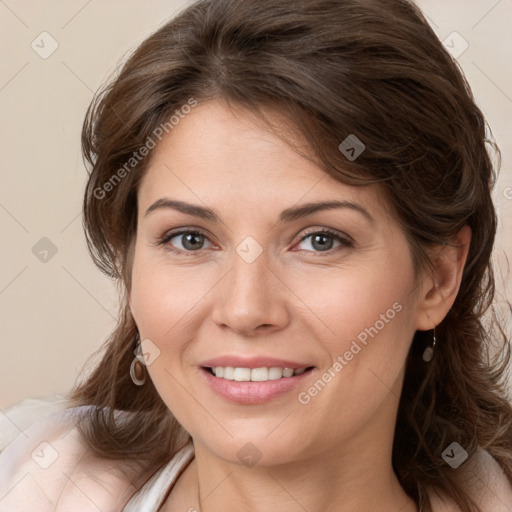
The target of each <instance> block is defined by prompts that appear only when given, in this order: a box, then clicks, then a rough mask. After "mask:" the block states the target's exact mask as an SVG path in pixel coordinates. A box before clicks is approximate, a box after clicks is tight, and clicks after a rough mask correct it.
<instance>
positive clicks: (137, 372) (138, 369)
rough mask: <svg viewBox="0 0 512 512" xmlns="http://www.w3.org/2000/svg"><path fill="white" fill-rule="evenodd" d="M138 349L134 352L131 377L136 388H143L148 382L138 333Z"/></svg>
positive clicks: (136, 342)
mask: <svg viewBox="0 0 512 512" xmlns="http://www.w3.org/2000/svg"><path fill="white" fill-rule="evenodd" d="M135 344H136V346H137V347H136V349H135V350H134V354H135V357H134V358H133V361H132V364H131V365H130V377H131V378H132V381H133V383H134V384H135V385H136V386H143V385H144V383H145V382H146V371H145V370H144V364H143V363H142V361H141V358H142V349H141V346H140V337H139V334H138V333H137V337H136V338H135Z"/></svg>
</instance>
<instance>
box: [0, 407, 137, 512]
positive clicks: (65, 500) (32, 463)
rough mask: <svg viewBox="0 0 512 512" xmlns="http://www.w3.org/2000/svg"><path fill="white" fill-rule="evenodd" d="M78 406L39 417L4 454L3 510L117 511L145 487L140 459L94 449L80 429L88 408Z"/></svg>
mask: <svg viewBox="0 0 512 512" xmlns="http://www.w3.org/2000/svg"><path fill="white" fill-rule="evenodd" d="M77 409H82V408H77ZM77 409H66V410H64V411H58V412H57V413H53V414H50V415H49V416H47V417H46V418H44V419H42V420H40V421H38V422H37V423H35V424H34V425H32V426H31V427H30V428H28V429H27V430H26V431H25V432H23V433H21V434H20V435H19V436H18V437H17V438H16V439H15V440H14V441H13V442H12V443H11V444H10V445H9V446H8V447H7V448H6V449H5V450H4V451H3V452H2V453H1V454H0V512H25V511H27V512H28V511H34V510H37V511H39V512H46V511H48V512H49V511H52V512H54V511H55V512H63V511H69V510H80V511H81V512H88V511H93V510H94V511H95V512H97V511H98V510H102V511H105V512H107V511H109V512H115V511H120V510H122V508H123V506H124V505H125V503H126V502H127V501H128V500H129V498H130V496H131V495H132V494H133V493H134V492H135V491H136V490H137V488H138V486H140V484H141V479H142V475H141V474H140V470H139V468H138V467H137V466H136V465H135V464H134V463H129V462H124V461H115V460H108V459H103V458H100V457H97V456H96V455H95V454H94V453H93V452H92V450H91V448H90V447H89V446H88V445H87V443H86V442H85V440H84V439H83V438H82V436H81V434H80V432H79V431H78V429H77V427H76V422H77V419H78V416H77V414H79V413H83V412H84V411H78V410H77Z"/></svg>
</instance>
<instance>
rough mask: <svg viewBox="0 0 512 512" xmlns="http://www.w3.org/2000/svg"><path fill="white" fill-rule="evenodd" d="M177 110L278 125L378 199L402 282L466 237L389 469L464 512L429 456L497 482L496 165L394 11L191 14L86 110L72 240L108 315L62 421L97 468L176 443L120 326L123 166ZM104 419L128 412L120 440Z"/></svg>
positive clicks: (475, 115) (511, 436)
mask: <svg viewBox="0 0 512 512" xmlns="http://www.w3.org/2000/svg"><path fill="white" fill-rule="evenodd" d="M191 98H193V99H194V100H195V101H198V102H199V103H200V102H201V101H206V100H209V99H218V100H223V101H226V102H227V103H228V104H235V105H237V106H242V107H244V108H246V109H250V110H251V111H254V112H257V113H259V114H260V115H261V116H262V117H264V109H266V108H268V107H275V108H278V109H279V111H280V112H281V113H282V114H283V115H285V116H288V118H289V119H290V120H291V121H292V122H293V123H294V126H296V127H297V128H298V129H299V130H300V132H301V133H302V134H303V135H304V137H305V139H306V140H307V142H308V143H309V144H310V147H311V148H312V150H313V153H312V154H313V155H314V157H313V158H314V160H315V162H316V163H317V164H318V165H319V166H321V168H322V169H324V170H325V171H326V172H327V173H329V174H330V175H331V176H333V177H334V178H335V179H337V180H339V181H340V182H343V183H347V184H350V185H364V184H368V183H379V186H381V187H382V189H383V190H384V191H385V197H386V198H387V201H388V203H389V205H390V207H391V208H392V209H393V211H394V214H395V216H396V218H397V219H398V221H399V222H400V223H401V225H402V227H403V230H404V232H405V233H406V235H407V238H408V241H409V244H410V246H411V250H412V254H413V259H414V263H415V266H416V269H417V271H418V272H420V271H428V267H429V259H428V249H429V248H430V247H432V246H437V245H442V244H447V243H449V240H450V239H452V237H453V236H454V235H455V234H456V233H457V232H458V231H459V230H460V229H461V228H462V227H463V226H464V225H469V226H470V227H471V230H472V241H471V246H470V249H469V255H468V259H467V263H466V266H465V269H464V272H463V276H462V283H461V287H460V291H459V293H458V296H457V298H456V300H455V303H454V305H453V307H452V308H451V309H450V311H449V312H448V314H447V316H446V318H445V319H444V320H443V321H442V323H441V324H440V325H439V326H438V327H437V332H436V334H437V338H438V341H439V343H438V346H437V350H436V353H435V357H434V359H433V360H432V362H431V363H430V364H425V363H424V362H423V361H422V359H421V354H422V352H423V350H424V348H425V344H426V343H427V342H426V341H425V333H424V332H417V333H416V334H415V336H414V339H413V340H412V345H411V349H410V353H409V355H408V358H407V362H406V374H405V380H404V384H403V392H402V396H401V401H400V404H399V412H398V417H397V424H396V433H395V438H394V445H393V467H394V469H395V471H396V474H397V476H398V478H399V481H400V483H401V485H402V486H403V488H404V489H405V491H406V492H407V493H408V494H409V495H410V496H411V497H412V498H413V499H414V500H415V501H416V502H417V503H419V504H420V505H421V506H422V507H423V510H425V511H426V512H427V511H430V510H431V504H430V501H429V498H428V495H427V491H429V490H432V489H433V490H435V491H440V492H442V493H445V494H447V495H448V496H449V497H451V498H452V499H454V500H455V502H456V503H457V504H459V506H460V508H461V509H462V510H463V511H464V512H473V511H478V510H479V508H478V506H477V505H476V504H475V503H473V502H472V501H471V499H470V497H469V496H468V495H467V493H465V491H464V488H463V486H462V485H461V483H460V482H459V480H458V479H457V477H456V474H457V472H456V471H454V470H453V469H452V468H450V467H449V466H447V464H445V462H444V461H443V459H442V458H441V453H442V451H443V449H444V448H446V446H447V445H449V444H450V443H451V442H452V441H457V442H458V443H459V444H460V445H461V446H463V447H464V448H465V450H466V451H467V452H468V453H469V454H470V457H471V455H472V454H474V453H475V452H476V450H477V449H478V448H479V447H481V448H483V449H485V450H487V451H488V452H489V453H490V454H491V455H492V456H493V457H494V458H495V459H496V460H497V461H498V463H499V464H500V466H501V467H502V468H503V470H504V472H505V474H506V476H507V477H508V479H509V480H511V481H512V453H511V447H512V408H511V405H510V403H509V401H508V398H507V391H506V384H505V380H504V376H505V371H506V368H507V366H508V363H509V361H510V346H509V343H508V340H507V337H506V336H505V334H504V331H503V329H502V328H501V327H500V325H499V322H498V321H497V320H496V318H495V315H493V314H492V312H493V308H492V303H493V297H494V277H493V272H492V267H491V252H492V248H493V243H494V237H495V232H496V214H495V210H494V206H493V203H492V200H491V189H492V187H493V185H494V182H495V177H496V176H495V170H494V167H493V163H492V158H491V155H490V152H488V150H493V152H494V154H495V155H497V156H498V161H497V163H498V164H499V150H498V148H497V147H496V145H495V143H494V142H493V141H492V138H491V134H490V131H489V130H488V127H487V124H486V122H485V119H484V116H483V114H482V112H481V111H480V110H479V108H478V107H477V106H476V104H475V101H474V98H473V96H472V93H471V90H470V87H469V85H468V83H467V82H466V80H465V78H464V76H463V74H462V72H461V70H460V68H459V66H458V64H457V62H456V61H454V60H453V59H452V58H451V57H450V55H449V54H448V53H447V51H446V50H445V49H444V47H443V45H442V44H441V43H440V41H439V40H438V38H437V37H436V35H435V33H434V32H433V31H432V29H431V28H430V26H429V25H428V23H427V22H426V20H425V18H424V17H423V15H422V14H421V12H420V11H419V9H418V8H417V7H416V6H415V5H414V4H413V3H412V2H410V1H407V0H364V1H363V0H304V1H300V2H298V1H297V0H280V1H279V2H276V1H275V0H258V1H254V0H204V1H198V2H196V3H194V4H192V5H190V6H189V7H188V8H186V9H185V10H184V11H182V12H181V13H180V14H179V15H178V16H177V17H175V18H174V19H172V20H171V21H169V22H166V23H165V24H163V26H162V27H161V28H159V29H158V30H156V32H155V33H153V34H152V35H151V36H150V37H148V38H147V39H146V40H145V41H144V42H143V43H142V44H141V45H140V46H139V47H138V48H137V49H136V50H135V51H134V52H133V54H132V55H131V56H130V57H129V59H128V60H127V62H126V63H125V64H124V66H122V68H121V69H120V70H119V71H118V72H117V73H116V75H115V76H114V77H112V79H111V80H110V81H109V82H108V83H107V84H106V85H105V86H104V87H103V88H102V89H101V90H100V91H99V92H98V93H97V94H96V96H95V98H94V99H93V101H92V103H91V105H90V107H89V109H88V112H87V115H86V119H85V122H84V126H83V132H82V146H83V154H84V158H85V160H86V164H87V166H88V167H89V169H90V176H89V181H88V183H87V188H86V191H85V199H84V204H83V212H84V227H85V231H86V237H87V242H88V246H89V249H90V252H91V255H92V257H93V259H94V261H95V263H96V264H97V266H98V267H99V268H100V269H101V270H102V271H103V272H105V273H106V274H107V275H108V276H110V277H112V278H113V279H114V280H116V282H117V283H118V284H119V286H120V291H121V298H122V301H121V314H120V315H119V323H118V326H117V328H116V329H115V331H114V332H113V333H112V335H111V336H110V338H109V339H108V341H106V343H105V345H104V347H102V349H101V360H100V361H99V364H97V365H96V367H95V368H94V369H93V370H92V371H91V372H90V373H89V374H88V375H87V376H86V377H84V379H83V382H81V383H80V384H77V385H76V386H75V388H74V389H73V390H72V394H71V397H72V400H73V403H74V405H92V406H96V407H91V408H89V409H87V411H88V412H87V414H86V415H84V417H83V420H82V421H81V423H80V424H79V428H80V430H81V432H82V434H83V436H84V437H85V438H86V439H87V440H88V442H89V443H90V445H91V446H92V447H93V449H94V450H95V451H96V452H97V453H98V454H100V455H101V456H103V457H110V458H122V459H125V460H138V461H139V462H141V461H142V462H143V463H144V464H145V465H146V467H147V469H148V470H149V469H150V468H156V467H157V466H160V465H162V464H164V463H166V462H167V461H169V460H170V458H171V457H172V455H173V454H174V453H175V452H176V451H177V450H178V449H179V448H180V447H181V446H182V445H183V444H184V443H186V442H187V441H188V440H189V439H190V436H189V435H188V433H187V432H185V430H184V429H183V427H181V425H180V424H179V423H178V422H177V420H176V419H175V418H174V416H173V415H172V413H171V412H170V411H169V410H168V408H167V407H166V406H165V404H164V402H163V401H162V399H161V398H160V396H159V395H158V393H157V391H156V389H155V387H154V386H153V384H152V382H151V381H150V380H149V381H148V382H146V384H145V385H144V386H142V387H137V386H135V385H134V384H133V382H132V381H131V379H130V376H129V368H130V363H131V362H132V360H133V358H134V348H135V341H134V340H135V336H136V326H135V324H134V320H133V318H132V316H131V313H130V310H129V308H128V305H127V300H126V290H129V289H130V274H131V262H132V254H133V243H134V239H135V235H136V229H137V225H136V218H137V200H136V195H137V188H138V184H139V182H140V179H141V176H142V175H143V173H144V171H145V169H147V167H148V164H149V162H150V161H151V155H148V156H146V157H145V158H141V159H140V160H139V159H137V161H136V162H134V161H131V160H130V159H131V158H133V155H134V154H135V153H139V154H140V148H141V147H142V146H143V145H144V144H147V141H148V137H152V138H153V139H154V134H155V129H156V128H157V127H158V126H160V125H162V124H163V123H166V122H168V120H169V118H170V116H171V115H173V113H176V110H178V111H180V109H181V108H182V107H183V105H186V104H187V103H188V102H189V101H190V99H191ZM269 127H270V125H269ZM349 134H355V135H356V136H357V137H358V138H359V139H360V140H361V141H363V142H364V144H365V146H366V149H365V151H364V152H363V153H362V154H361V155H360V156H359V157H358V158H357V159H356V160H354V161H349V160H348V159H347V158H345V156H344V155H343V154H342V153H341V152H340V150H339V149H338V146H339V144H340V142H341V141H342V140H344V139H345V138H346V137H347V136H348V135H349ZM281 136H283V135H281ZM127 162H131V164H130V167H126V163H127ZM132 164H133V165H132ZM123 166H125V167H124V169H125V171H126V172H120V169H121V168H123ZM114 175H116V176H117V177H115V176H114ZM118 178H119V179H118ZM107 183H110V185H108V184H107ZM115 411H126V412H127V414H125V415H123V418H124V419H123V421H122V422H121V421H119V419H118V416H117V415H116V414H115ZM462 467H464V466H462Z"/></svg>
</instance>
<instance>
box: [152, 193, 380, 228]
mask: <svg viewBox="0 0 512 512" xmlns="http://www.w3.org/2000/svg"><path fill="white" fill-rule="evenodd" d="M161 208H171V209H173V210H177V211H179V212H181V213H185V214H187V215H192V216H194V217H198V218H200V219H204V220H208V221H211V222H220V218H219V216H218V215H217V214H216V213H215V212H214V211H213V210H211V209H210V208H205V207H203V206H198V205H194V204H190V203H186V202H184V201H177V200H173V199H167V198H162V199H158V200H157V201H155V202H154V203H153V204H152V205H151V206H150V207H149V208H148V209H147V210H146V213H145V214H144V216H147V215H149V214H150V213H151V212H154V211H155V210H159V209H161ZM340 208H349V209H350V210H353V211H356V212H359V213H360V214H362V215H363V216H364V217H365V218H366V219H367V220H368V221H370V222H371V223H373V222H374V219H373V217H372V216H371V215H370V214H369V213H368V211H367V210H365V209H364V208H363V207H362V206H361V205H359V204H357V203H353V202H352V201H321V202H319V203H306V204H303V205H300V206H293V207H291V208H287V209H286V210H283V211H282V212H281V215H280V216H279V222H280V223H283V222H292V221H295V220H298V219H301V218H303V217H307V216H308V215H312V214H314V213H316V212H319V211H322V210H334V209H340Z"/></svg>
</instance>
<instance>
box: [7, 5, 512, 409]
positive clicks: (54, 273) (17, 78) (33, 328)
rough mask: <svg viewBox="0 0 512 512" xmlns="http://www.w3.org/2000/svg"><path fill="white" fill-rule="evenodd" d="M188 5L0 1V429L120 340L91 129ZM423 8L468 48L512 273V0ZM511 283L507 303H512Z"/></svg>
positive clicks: (501, 250) (502, 258) (503, 249)
mask: <svg viewBox="0 0 512 512" xmlns="http://www.w3.org/2000/svg"><path fill="white" fill-rule="evenodd" d="M276 1H277V0H276ZM185 3H186V2H180V1H169V0H158V1H156V0H153V1H151V2H142V1H133V0H132V1H126V0H124V1H120V0H116V1H104V0H102V1H100V0H89V1H86V0H73V1H69V0H68V1H65V2H64V1H63V0H61V1H49V0H47V1H36V0H32V1H27V0H26V1H22V0H0V38H1V44H2V48H3V50H4V51H3V54H4V57H3V59H2V64H1V69H0V108H1V111H2V117H1V127H2V131H1V133H2V137H1V138H0V158H1V172H2V186H1V189H0V226H1V229H2V243H1V252H0V254H1V266H0V314H1V318H0V321H1V327H2V329H1V353H0V416H1V410H2V409H3V410H5V409H6V408H7V407H9V406H11V405H13V404H15V403H17V402H19V401H21V400H23V399H25V398H37V397H45V396H49V395H53V394H55V393H61V392H65V391H67V390H68V389H69V388H70V387H71V386H72V385H73V383H74V382H75V378H76V376H77V374H78V371H79V370H80V369H81V367H82V366H83V364H84V363H85V361H86V360H87V358H88V356H89V355H90V354H91V353H92V352H93V351H94V350H96V349H97V348H98V347H99V346H100V344H101V343H102V342H103V340H104V339H105V338H106V336H107V335H108V333H109V332H110V331H111V330H112V329H113V327H114V324H115V315H116V304H117V301H116V293H115V290H114V288H113V286H112V283H111V282H110V281H109V280H108V279H107V278H105V277H103V276H102V275H101V274H100V273H99V271H97V270H96V269H95V267H94V266H93V264H92V263H91V261H90V259H89V256H88V253H87V251H86V247H85V242H84V237H83V234H82V228H81V219H80V208H81V200H82V192H83V188H84V184H85V178H86V173H85V170H84V167H83V165H82V162H81V156H80V130H81V124H82V121H83V116H84V113H85V110H86V108H87V106H88V104H89V102H90V100H91V97H92V95H93V92H94V91H95V90H96V89H97V88H98V87H99V85H100V84H101V83H102V82H103V81H104V80H105V79H106V77H107V76H108V75H109V74H110V73H111V72H112V71H113V70H114V68H115V66H116V64H117V63H118V62H120V61H121V59H122V58H123V56H124V55H125V54H126V52H128V51H130V50H132V49H133V48H135V47H136V46H137V44H138V43H140V42H141V41H142V40H143V39H144V38H145V37H146V36H147V35H148V34H149V33H150V32H151V31H153V30H154V29H156V28H157V27H158V26H159V25H160V24H162V23H163V22H164V21H165V20H166V19H167V18H169V17H170V16H172V15H173V13H174V12H176V11H177V10H179V8H180V6H181V5H184V4H185ZM419 4H420V7H422V9H423V10H424V12H425V14H427V16H428V18H429V20H430V22H431V23H432V26H433V27H434V29H435V30H436V32H437V33H438V35H439V37H440V38H441V39H445V38H446V37H447V36H449V35H450V34H452V32H454V31H456V32H458V34H460V36H459V35H455V36H450V37H451V39H449V41H453V46H454V49H455V50H457V49H462V48H463V47H464V46H463V45H465V43H464V41H467V44H468V45H469V46H468V48H467V50H466V51H464V53H462V54H461V55H460V56H459V57H458V61H459V63H460V65H461V66H462V68H463V69H464V71H465V73H466V76H467V77H468V80H469V82H470V84H471V85H472V88H473V91H474V94H475V97H476V100H477V103H478V104H479V105H480V106H481V108H482V109H483V111H484V112H485V113H486V115H487V116H488V121H489V123H490V125H491V127H492V129H493V132H494V135H495V137H496V139H497V141H498V143H499V144H500V146H501V149H502V153H503V163H502V172H501V177H500V181H499V183H498V186H497V188H496V194H495V197H496V202H497V206H498V210H499V215H500V219H501V224H500V235H499V239H498V246H497V250H496V257H497V260H498V261H499V262H500V265H501V269H502V270H505V268H506V267H505V262H506V256H507V255H508V258H509V259H510V258H511V256H512V237H510V236H508V237H504V233H505V232H508V233H509V234H510V233H511V232H512V169H511V159H512V144H511V132H512V130H511V123H510V119H512V70H511V66H510V62H512V36H511V31H510V27H511V26H512V0H499V1H498V0H489V1H488V0H472V1H467V0H456V1H453V0H452V1H450V2H447V1H445V0H422V1H420V2H419ZM44 31H46V32H48V33H49V34H50V35H51V37H52V38H53V39H54V40H55V41H56V42H57V43H58V48H57V50H56V51H55V52H54V53H53V54H51V55H50V56H49V57H48V58H46V59H43V58H42V57H41V56H40V55H39V54H38V53H36V51H35V50H34V49H32V47H31V44H32V42H33V41H34V40H35V43H34V45H39V48H38V47H37V46H36V48H38V51H39V52H44V51H48V50H49V49H51V44H52V41H51V39H50V38H49V36H39V35H40V34H41V33H42V32H44ZM454 37H455V39H454ZM41 38H45V39H44V48H43V43H41ZM450 44H452V43H450ZM43 237H47V238H48V239H49V240H51V243H52V244H53V246H54V247H55V249H56V253H55V254H52V252H51V248H50V249H49V247H48V246H47V245H45V244H47V242H39V241H40V239H41V238H43ZM505 238H507V239H505ZM38 242H39V243H40V244H43V245H42V246H41V247H42V249H41V247H39V246H36V247H39V250H44V249H46V250H48V249H49V250H50V252H49V253H48V255H47V260H48V261H46V262H42V261H40V259H38V257H36V255H35V254H34V253H33V247H34V246H35V245H36V244H37V243H38ZM35 252H36V253H37V251H35ZM43 255H44V253H42V254H39V256H40V257H42V256H43ZM503 279H508V281H507V283H508V284H507V286H508V291H506V290H505V289H504V288H505V286H504V285H503V286H501V287H500V288H501V293H500V301H503V300H504V299H505V297H508V298H510V297H511V291H512V286H511V283H510V278H506V277H504V278H503ZM127 371H128V369H127ZM511 384H512V381H511Z"/></svg>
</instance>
